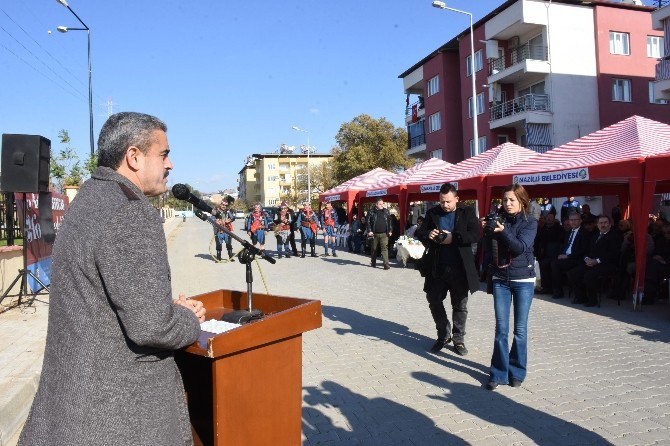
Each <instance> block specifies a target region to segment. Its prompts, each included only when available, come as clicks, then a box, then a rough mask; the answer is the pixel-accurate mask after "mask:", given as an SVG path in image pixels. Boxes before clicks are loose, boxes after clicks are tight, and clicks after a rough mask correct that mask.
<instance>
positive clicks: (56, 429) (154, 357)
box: [19, 167, 200, 446]
mask: <svg viewBox="0 0 670 446" xmlns="http://www.w3.org/2000/svg"><path fill="white" fill-rule="evenodd" d="M51 284H52V285H51V296H50V299H49V324H48V331H47V342H46V350H45V352H44V363H43V367H42V375H41V378H40V383H39V388H38V391H37V395H36V397H35V400H34V402H33V406H32V409H31V412H30V415H29V417H28V421H27V422H26V425H25V428H24V429H23V432H22V434H21V438H20V439H19V444H20V445H25V446H27V445H40V446H41V445H59V446H63V445H68V446H72V445H180V446H181V445H189V444H192V438H191V433H190V427H189V420H188V412H187V409H186V404H185V400H184V390H183V384H182V381H181V375H180V374H179V370H178V369H177V366H176V364H175V361H174V358H173V351H174V350H175V349H179V348H182V347H184V346H187V345H189V344H191V343H193V342H195V341H196V340H197V338H198V335H199V333H200V326H199V324H198V320H197V318H196V316H195V315H194V314H193V312H192V311H191V310H189V309H187V308H184V307H182V306H179V305H175V304H174V303H173V302H172V295H171V285H170V269H169V265H168V260H167V247H166V242H165V234H164V232H163V227H162V224H161V220H160V217H159V215H158V212H157V211H156V210H155V209H154V208H153V207H152V206H151V204H150V203H149V201H148V200H147V198H146V197H145V196H144V195H143V194H142V193H141V192H140V190H139V189H138V188H137V187H136V186H135V185H133V184H132V183H131V182H130V181H129V180H127V179H126V178H125V177H123V176H121V175H119V174H118V173H116V172H115V171H114V170H112V169H110V168H107V167H99V168H98V169H96V171H95V172H94V173H93V175H92V178H91V179H90V180H88V181H86V183H84V185H83V187H82V188H81V190H80V192H79V194H78V195H77V198H76V199H75V200H74V202H73V203H72V206H70V208H69V210H68V211H67V213H66V215H65V219H64V222H63V225H62V227H61V229H60V231H59V232H58V235H57V237H56V243H55V246H54V249H53V267H52V277H51Z"/></svg>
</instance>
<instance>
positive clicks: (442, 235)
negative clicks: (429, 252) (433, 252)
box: [433, 232, 449, 245]
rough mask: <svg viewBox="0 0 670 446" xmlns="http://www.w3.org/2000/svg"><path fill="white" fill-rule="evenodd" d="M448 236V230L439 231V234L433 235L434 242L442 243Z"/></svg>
mask: <svg viewBox="0 0 670 446" xmlns="http://www.w3.org/2000/svg"><path fill="white" fill-rule="evenodd" d="M447 237H449V233H448V232H438V233H437V235H436V236H435V237H433V242H434V243H437V244H438V245H440V244H442V243H443V242H444V241H445V240H446V239H447Z"/></svg>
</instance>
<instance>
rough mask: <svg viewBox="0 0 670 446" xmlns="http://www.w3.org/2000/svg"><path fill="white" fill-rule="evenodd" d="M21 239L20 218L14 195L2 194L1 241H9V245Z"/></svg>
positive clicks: (0, 194) (0, 198)
mask: <svg viewBox="0 0 670 446" xmlns="http://www.w3.org/2000/svg"><path fill="white" fill-rule="evenodd" d="M20 237H21V229H20V228H19V218H18V214H17V211H16V202H15V200H14V194H13V193H0V240H7V245H8V246H11V245H14V241H15V240H16V239H17V238H20Z"/></svg>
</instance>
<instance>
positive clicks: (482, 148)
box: [470, 136, 486, 157]
mask: <svg viewBox="0 0 670 446" xmlns="http://www.w3.org/2000/svg"><path fill="white" fill-rule="evenodd" d="M472 141H473V140H472V139H471V140H470V156H471V157H472V156H475V155H477V154H476V153H475V145H474V144H473V143H472ZM477 141H478V142H479V153H484V152H485V151H486V136H480V137H479V138H477Z"/></svg>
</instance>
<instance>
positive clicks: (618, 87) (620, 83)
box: [612, 79, 630, 102]
mask: <svg viewBox="0 0 670 446" xmlns="http://www.w3.org/2000/svg"><path fill="white" fill-rule="evenodd" d="M612 100H613V101H616V102H630V79H612Z"/></svg>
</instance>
